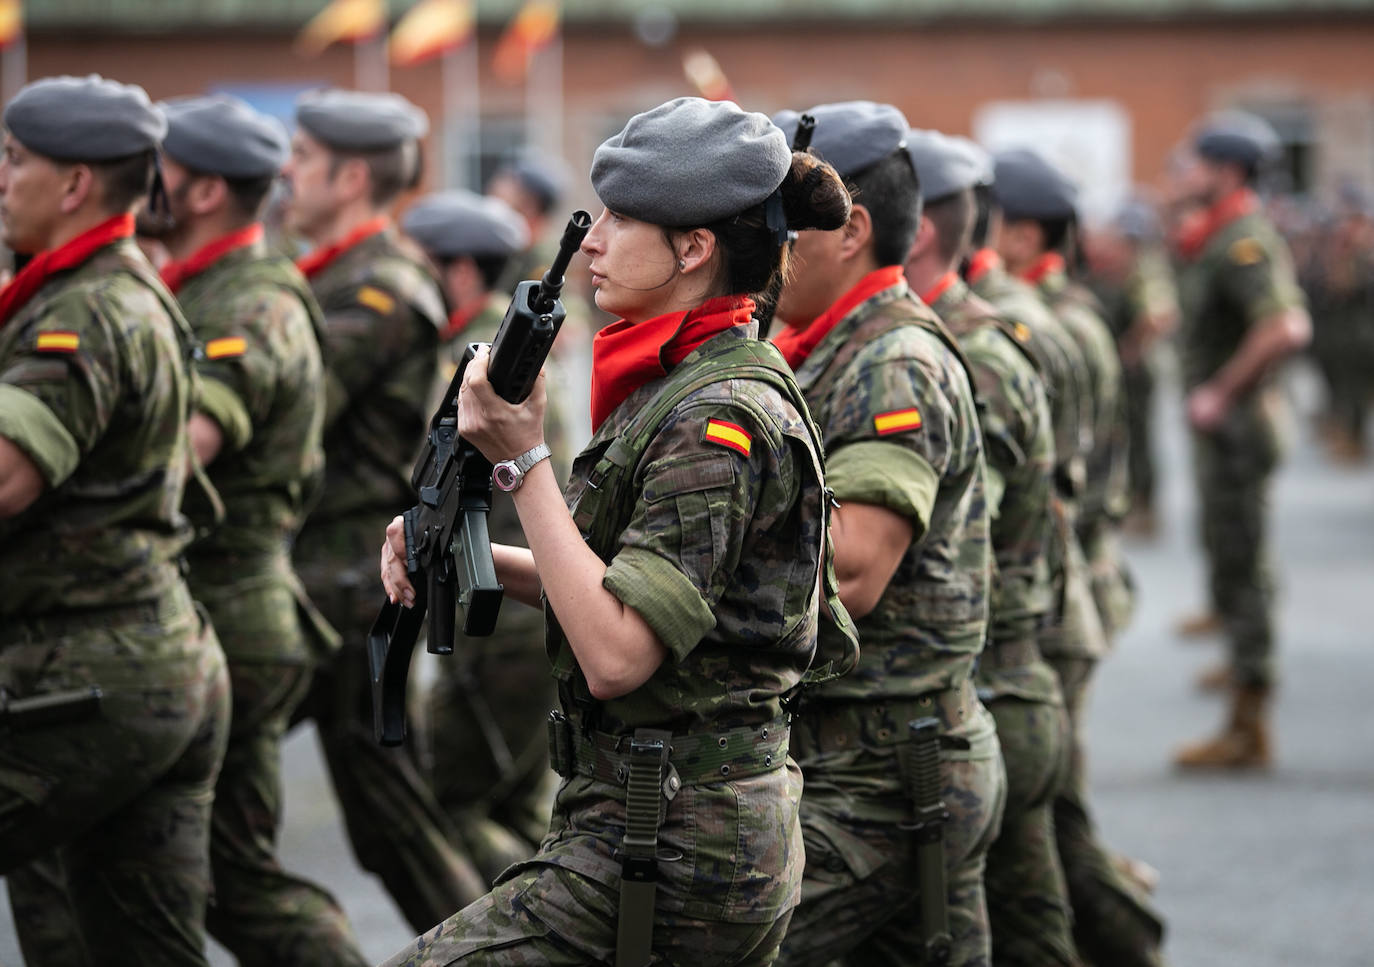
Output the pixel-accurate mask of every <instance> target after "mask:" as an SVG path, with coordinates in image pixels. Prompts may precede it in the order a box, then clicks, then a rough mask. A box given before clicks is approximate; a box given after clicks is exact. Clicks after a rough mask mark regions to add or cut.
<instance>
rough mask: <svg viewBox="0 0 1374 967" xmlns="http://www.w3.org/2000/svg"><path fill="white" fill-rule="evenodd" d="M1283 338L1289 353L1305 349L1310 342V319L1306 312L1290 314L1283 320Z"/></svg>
mask: <svg viewBox="0 0 1374 967" xmlns="http://www.w3.org/2000/svg"><path fill="white" fill-rule="evenodd" d="M1284 336H1285V337H1286V340H1287V343H1288V351H1289V352H1290V353H1296V352H1298V351H1299V350H1302V349H1306V348H1307V346H1308V344H1309V343H1311V342H1312V317H1311V316H1309V315H1308V314H1307V313H1306V312H1290V313H1289V314H1288V316H1287V318H1285V319H1284Z"/></svg>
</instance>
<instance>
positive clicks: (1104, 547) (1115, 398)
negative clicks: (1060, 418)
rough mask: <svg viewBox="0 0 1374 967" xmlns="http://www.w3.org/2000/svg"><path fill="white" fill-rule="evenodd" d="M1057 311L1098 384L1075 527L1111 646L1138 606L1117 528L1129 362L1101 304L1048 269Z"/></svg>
mask: <svg viewBox="0 0 1374 967" xmlns="http://www.w3.org/2000/svg"><path fill="white" fill-rule="evenodd" d="M1037 288H1038V290H1039V292H1040V294H1041V296H1042V298H1044V299H1045V301H1046V303H1047V304H1048V305H1049V307H1050V308H1051V309H1052V310H1054V313H1055V316H1056V317H1057V318H1058V319H1059V321H1060V322H1061V323H1062V324H1063V326H1064V328H1065V329H1067V330H1068V331H1069V332H1070V333H1071V334H1072V335H1073V337H1074V340H1075V342H1077V344H1078V346H1079V347H1080V349H1081V350H1082V354H1083V360H1084V362H1085V364H1086V373H1087V375H1088V379H1087V381H1086V385H1087V386H1089V387H1090V394H1089V395H1088V397H1087V403H1088V407H1089V411H1090V413H1091V415H1092V425H1093V431H1092V448H1091V449H1090V450H1088V451H1087V453H1086V459H1085V461H1084V471H1085V473H1084V485H1083V492H1082V495H1081V498H1080V499H1079V500H1078V502H1077V508H1076V510H1077V514H1076V516H1075V517H1074V527H1075V529H1076V530H1077V532H1078V540H1079V543H1080V544H1081V546H1082V548H1083V555H1084V557H1085V558H1086V559H1087V562H1088V569H1089V575H1090V579H1091V582H1092V592H1093V598H1094V600H1095V601H1096V602H1097V610H1098V615H1099V617H1100V618H1101V621H1102V630H1103V631H1104V632H1105V633H1106V636H1107V642H1108V643H1109V644H1110V643H1111V641H1113V640H1114V639H1115V637H1116V634H1117V633H1118V632H1119V631H1120V630H1121V629H1122V628H1124V627H1125V626H1126V624H1127V622H1128V621H1129V620H1130V616H1131V612H1132V610H1133V609H1134V603H1135V598H1134V593H1133V591H1132V588H1131V580H1130V575H1129V573H1128V571H1127V569H1126V561H1125V558H1124V557H1123V555H1122V553H1121V550H1120V548H1119V547H1118V545H1117V542H1116V534H1115V529H1116V525H1117V524H1118V523H1119V522H1120V521H1121V518H1122V517H1124V516H1125V514H1126V511H1127V510H1129V509H1130V490H1129V480H1128V479H1127V473H1128V467H1127V462H1126V461H1127V457H1128V455H1129V448H1128V446H1127V437H1126V434H1127V423H1126V398H1125V392H1124V389H1123V385H1122V380H1121V360H1120V358H1119V357H1118V356H1117V353H1116V343H1115V342H1114V341H1113V339H1112V335H1111V331H1110V330H1109V329H1108V328H1107V324H1106V323H1105V322H1103V321H1102V317H1101V315H1100V314H1099V312H1098V306H1097V301H1096V299H1095V298H1094V297H1093V295H1092V293H1090V292H1089V291H1088V290H1087V289H1085V288H1084V287H1083V286H1081V285H1079V284H1077V283H1075V282H1071V281H1069V278H1068V276H1067V275H1065V274H1064V273H1063V272H1062V271H1052V272H1049V273H1047V274H1046V275H1045V276H1044V277H1043V278H1042V279H1041V280H1040V283H1039V285H1038V286H1037Z"/></svg>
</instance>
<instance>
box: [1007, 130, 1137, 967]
mask: <svg viewBox="0 0 1374 967" xmlns="http://www.w3.org/2000/svg"><path fill="white" fill-rule="evenodd" d="M995 179H996V180H995V185H994V191H995V193H996V197H997V203H998V207H999V208H1000V209H1001V212H1002V225H1001V231H1000V233H999V235H998V240H997V245H998V251H999V252H1000V253H1001V256H1002V258H1003V259H1004V260H1005V262H1006V265H1007V269H1008V270H1009V271H1010V272H1012V273H1014V274H1016V275H1019V276H1020V277H1021V278H1022V279H1023V280H1025V281H1027V282H1029V283H1031V284H1032V285H1034V286H1035V287H1036V289H1037V291H1038V292H1039V293H1040V294H1041V297H1042V299H1043V300H1044V301H1045V304H1046V305H1047V306H1049V307H1050V308H1051V309H1052V310H1053V311H1054V314H1055V318H1056V319H1057V320H1058V321H1059V323H1060V324H1061V325H1062V326H1063V327H1064V329H1066V330H1067V331H1069V332H1070V333H1071V334H1072V335H1073V337H1074V342H1075V343H1076V344H1077V345H1078V347H1079V348H1080V350H1081V351H1082V359H1083V361H1084V368H1083V370H1082V371H1081V374H1080V377H1079V379H1078V385H1079V387H1080V388H1085V389H1086V391H1087V392H1086V393H1085V394H1084V395H1083V396H1082V397H1081V400H1082V401H1083V409H1084V410H1085V411H1086V412H1087V413H1088V414H1089V415H1090V418H1089V419H1088V421H1087V422H1088V424H1089V427H1090V429H1089V439H1090V440H1091V441H1092V443H1091V446H1090V447H1088V448H1087V449H1086V451H1085V457H1084V461H1083V467H1084V476H1083V485H1082V489H1081V491H1080V492H1079V497H1078V499H1077V500H1076V501H1074V500H1068V499H1066V500H1061V502H1060V505H1059V507H1060V510H1061V511H1062V513H1063V514H1064V515H1065V517H1066V518H1067V520H1068V521H1069V522H1070V524H1071V527H1072V530H1073V533H1074V535H1075V536H1076V537H1077V540H1078V546H1081V548H1082V551H1083V555H1084V557H1085V558H1086V559H1087V566H1088V567H1089V569H1090V574H1091V589H1092V594H1091V598H1090V602H1091V603H1090V604H1089V606H1088V608H1087V609H1085V610H1086V613H1085V612H1077V611H1075V608H1076V607H1081V605H1079V604H1077V603H1076V602H1071V601H1069V600H1068V599H1066V601H1065V611H1066V615H1065V622H1064V634H1063V636H1062V639H1061V642H1060V643H1059V644H1060V645H1062V647H1053V646H1052V647H1049V648H1047V649H1046V651H1045V655H1046V657H1047V658H1048V659H1049V661H1050V664H1051V665H1052V666H1053V667H1054V669H1055V671H1056V672H1057V673H1058V675H1059V680H1060V685H1061V687H1062V688H1063V691H1064V699H1065V702H1066V705H1067V708H1068V712H1069V720H1070V723H1071V725H1072V729H1073V752H1072V755H1071V758H1070V772H1069V777H1068V779H1067V781H1066V783H1065V786H1064V789H1063V791H1062V792H1061V794H1060V795H1059V797H1058V798H1057V799H1056V801H1055V808H1054V818H1055V836H1056V839H1057V841H1058V844H1059V855H1060V859H1061V860H1062V862H1063V864H1064V873H1065V876H1066V877H1067V879H1068V885H1069V897H1070V899H1071V901H1072V903H1073V909H1074V934H1075V939H1076V940H1077V943H1078V948H1079V950H1080V951H1081V952H1082V954H1083V956H1084V957H1085V958H1086V959H1087V960H1088V961H1089V962H1091V963H1095V964H1123V965H1124V964H1142V965H1151V964H1158V963H1159V962H1160V956H1159V944H1160V941H1161V939H1162V936H1163V925H1162V923H1161V922H1160V920H1159V917H1158V916H1157V915H1156V914H1155V913H1154V912H1153V911H1152V910H1150V909H1149V907H1148V905H1147V903H1146V901H1145V898H1144V897H1143V896H1142V894H1141V891H1140V890H1139V889H1138V887H1137V885H1136V884H1134V883H1131V882H1128V881H1127V879H1126V878H1125V877H1124V876H1123V875H1122V874H1121V872H1120V871H1119V870H1118V868H1117V861H1116V859H1115V858H1114V857H1113V855H1112V853H1111V852H1110V851H1109V850H1108V849H1107V848H1106V847H1105V846H1104V845H1103V844H1102V843H1101V841H1100V840H1099V839H1098V837H1097V833H1096V830H1095V828H1094V825H1093V822H1092V813H1091V810H1090V809H1089V805H1088V801H1087V796H1088V787H1087V773H1086V761H1085V760H1086V740H1085V735H1086V722H1085V720H1084V716H1085V714H1086V712H1087V707H1088V688H1089V685H1090V683H1091V680H1092V675H1093V673H1094V672H1095V671H1096V668H1097V663H1098V661H1099V660H1100V659H1101V658H1102V657H1104V656H1105V654H1106V651H1107V648H1108V646H1109V644H1110V641H1111V639H1112V636H1113V634H1114V633H1115V632H1116V630H1118V629H1119V628H1120V627H1121V626H1122V625H1123V624H1124V622H1125V619H1126V617H1127V616H1128V614H1129V610H1130V590H1129V586H1128V585H1127V583H1126V580H1125V576H1124V563H1123V562H1122V561H1121V558H1120V550H1119V548H1118V547H1117V545H1116V542H1115V539H1114V538H1115V535H1114V534H1113V528H1114V527H1115V522H1116V521H1117V520H1118V519H1119V514H1120V512H1121V510H1122V509H1123V507H1124V503H1125V483H1126V480H1125V476H1126V475H1125V460H1126V451H1125V446H1124V444H1125V440H1124V436H1125V407H1124V401H1123V398H1122V394H1121V377H1120V363H1119V362H1118V360H1117V356H1116V346H1115V344H1114V343H1113V341H1112V337H1111V333H1110V331H1109V330H1108V329H1107V326H1106V324H1105V323H1104V322H1103V321H1102V319H1101V317H1100V316H1098V315H1097V313H1096V311H1095V308H1094V304H1095V300H1093V298H1092V296H1091V294H1089V293H1087V292H1086V291H1085V290H1083V289H1082V287H1081V286H1078V285H1077V284H1076V283H1073V282H1071V281H1070V280H1069V278H1068V275H1067V259H1066V257H1065V255H1066V253H1067V252H1069V251H1070V250H1071V248H1072V246H1073V244H1074V233H1075V225H1076V222H1077V207H1076V206H1077V198H1078V190H1077V188H1076V186H1074V185H1073V184H1072V183H1071V182H1070V181H1069V180H1068V178H1067V177H1065V176H1064V174H1063V173H1062V172H1060V171H1059V170H1058V169H1056V168H1055V167H1054V166H1053V165H1051V164H1050V163H1049V162H1048V161H1046V160H1045V159H1044V158H1043V157H1042V156H1040V155H1039V154H1037V153H1036V152H1034V151H1031V150H1026V149H1019V150H1013V151H1006V152H1002V153H1000V154H998V155H997V156H996V159H995ZM1064 546H1065V547H1066V548H1067V551H1066V552H1067V553H1068V554H1070V555H1073V554H1074V553H1075V551H1076V550H1077V548H1076V547H1075V545H1074V543H1073V542H1072V541H1071V540H1069V539H1067V538H1066V539H1065V541H1064ZM1077 566H1079V565H1078V564H1077V563H1076V562H1075V560H1074V558H1073V557H1070V558H1069V559H1068V560H1067V561H1066V565H1065V567H1066V570H1067V571H1069V572H1072V571H1073V570H1074V569H1075V568H1076V567H1077ZM1094 618H1095V619H1096V623H1094Z"/></svg>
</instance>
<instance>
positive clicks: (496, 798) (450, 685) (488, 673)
mask: <svg viewBox="0 0 1374 967" xmlns="http://www.w3.org/2000/svg"><path fill="white" fill-rule="evenodd" d="M505 302H506V300H504V299H501V298H497V297H493V298H492V299H491V301H489V302H488V303H487V305H486V306H485V307H484V308H483V309H482V310H481V311H480V312H478V314H477V315H476V316H474V317H473V319H472V320H471V321H470V322H469V323H468V324H467V325H466V326H465V327H464V328H463V330H462V331H461V332H460V333H459V334H458V335H456V336H455V337H454V338H453V339H452V340H451V341H450V342H449V343H448V344H447V345H446V346H445V347H444V349H443V354H444V358H445V366H444V370H445V371H444V373H443V374H442V377H443V378H442V379H441V380H440V382H441V383H442V385H443V386H444V387H445V388H447V386H448V384H449V382H450V381H451V380H452V378H453V373H454V371H455V370H456V367H457V365H458V363H459V362H460V361H461V359H462V354H463V352H464V350H465V349H466V348H467V345H468V343H470V342H491V340H492V339H493V338H494V337H495V335H496V330H497V329H498V327H499V326H500V325H501V320H502V319H503V318H504V316H505V309H504V305H505ZM545 375H546V387H547V391H548V394H547V395H548V408H547V410H546V411H545V419H544V441H545V442H546V443H547V444H548V445H549V449H550V450H552V452H553V458H552V459H553V466H554V472H555V473H556V474H557V476H558V478H559V479H563V478H565V477H566V475H567V472H568V467H569V465H570V463H571V462H572V461H571V457H572V454H571V452H570V446H569V440H568V432H567V428H566V426H564V417H565V415H566V410H567V407H566V405H565V403H564V402H563V400H562V389H561V385H560V383H561V374H560V373H559V372H558V370H557V369H556V368H555V367H554V365H553V363H552V361H550V363H549V364H546V366H545ZM487 529H488V531H489V533H490V535H491V539H492V541H494V542H496V543H500V544H513V545H516V546H519V547H526V546H528V545H527V544H526V542H525V535H524V532H523V531H522V530H521V529H520V518H519V516H518V515H517V514H516V512H515V502H514V501H513V500H512V499H511V497H510V495H509V494H505V493H501V492H500V491H499V490H498V491H495V492H494V493H493V497H492V509H491V514H490V515H489V517H488V520H487ZM438 669H439V675H438V680H437V681H436V682H435V683H434V685H433V687H432V688H431V689H430V691H429V695H428V697H427V706H426V714H425V715H423V716H420V719H421V721H423V722H425V723H426V728H427V729H428V731H429V741H428V742H427V746H428V759H429V761H428V766H429V777H430V782H431V783H432V784H433V787H434V794H435V796H436V797H437V798H438V800H439V804H440V805H441V806H442V807H443V808H444V811H445V812H446V813H447V814H448V816H449V818H450V819H451V820H452V822H453V826H454V827H455V828H456V830H457V832H458V835H459V836H460V837H461V842H462V846H463V847H464V848H465V849H466V851H467V852H468V853H469V854H470V855H471V856H472V858H473V862H474V863H476V865H477V868H478V869H479V870H480V871H481V873H482V877H483V879H485V880H486V881H487V882H488V883H492V882H495V880H496V878H497V876H498V875H499V874H500V873H501V871H502V870H504V869H505V868H506V867H507V866H509V865H511V864H512V863H516V862H519V861H520V860H524V859H528V858H529V856H530V855H531V854H532V853H533V852H534V850H535V847H536V846H537V845H538V844H539V842H540V840H542V839H543V838H544V834H545V833H546V832H547V831H548V825H549V812H550V809H551V807H552V805H553V794H554V790H555V788H556V787H557V776H556V775H555V774H554V773H553V771H552V770H551V769H550V768H549V754H548V731H547V728H546V719H547V718H548V710H549V709H550V708H552V707H553V705H554V704H555V701H556V698H557V695H556V692H555V689H554V685H553V679H551V678H550V677H549V663H548V657H547V655H546V654H545V651H544V618H543V615H541V614H540V613H539V612H538V611H536V610H534V609H533V608H526V607H524V606H522V605H519V604H515V603H510V602H508V603H507V604H506V605H505V606H503V607H502V609H501V617H500V619H499V620H498V622H497V625H496V631H495V633H493V634H492V635H491V636H490V637H488V638H482V639H467V638H464V637H463V635H462V631H461V629H459V630H458V631H457V641H456V642H455V644H454V654H453V656H452V657H451V658H445V659H442V660H440V661H439V663H438Z"/></svg>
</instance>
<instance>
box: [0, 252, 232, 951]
mask: <svg viewBox="0 0 1374 967" xmlns="http://www.w3.org/2000/svg"><path fill="white" fill-rule="evenodd" d="M189 340H190V333H189V331H187V329H186V324H185V322H184V320H183V319H182V318H181V316H180V313H179V312H178V311H177V309H176V304H175V302H174V301H173V300H172V298H171V296H170V295H168V294H167V292H166V290H165V289H164V288H163V287H162V285H161V283H160V282H159V281H158V280H157V276H156V275H155V273H154V272H153V270H152V267H151V266H149V265H148V263H147V261H146V260H145V259H144V258H143V256H142V255H141V254H140V253H139V251H138V248H137V247H136V246H135V245H134V243H133V242H132V241H130V240H128V239H123V240H120V241H117V242H114V243H113V244H110V245H107V246H105V247H103V248H101V249H99V250H98V251H97V252H96V253H95V254H94V255H92V256H91V257H90V258H89V259H88V260H87V261H86V262H84V263H83V264H81V265H80V266H79V267H77V268H76V269H74V270H72V271H71V272H68V273H63V274H61V275H59V276H56V277H55V278H53V279H50V280H49V281H48V282H46V283H45V284H44V285H43V287H42V288H41V289H40V290H39V291H38V292H37V293H36V294H35V296H34V297H33V298H32V299H31V300H30V301H29V302H28V304H27V305H25V306H24V307H23V308H22V309H21V310H20V311H19V312H18V314H17V315H16V316H15V317H14V318H13V319H11V320H9V321H8V322H7V323H5V324H4V326H3V328H0V434H3V435H4V436H6V437H8V438H9V439H11V440H12V441H14V442H15V443H16V444H17V445H18V446H19V447H20V448H21V449H22V450H23V451H24V452H25V453H26V454H27V455H28V456H29V458H30V459H31V460H32V461H33V462H34V464H35V466H37V468H38V469H39V470H40V472H41V473H42V475H43V478H44V480H45V482H46V483H47V485H48V488H49V489H48V490H47V491H46V492H45V493H44V494H43V495H42V496H41V497H40V498H39V499H38V500H37V501H36V502H35V503H34V504H33V505H32V506H31V507H29V508H28V509H27V510H25V511H24V512H22V513H20V514H19V515H18V516H15V517H12V518H10V519H7V520H2V521H0V573H3V574H4V575H5V593H4V595H3V597H0V686H2V687H4V688H5V689H7V690H8V691H9V692H10V693H11V694H12V695H16V696H19V697H24V696H29V695H40V694H43V693H46V692H53V691H61V690H66V689H72V688H78V687H85V686H89V685H98V686H99V687H100V688H101V689H102V691H103V693H104V698H103V700H102V702H101V709H100V714H99V717H98V718H97V719H95V720H94V721H90V722H77V723H71V724H65V725H55V726H51V727H46V728H42V729H40V730H38V731H33V732H26V733H22V734H11V735H8V736H7V737H6V739H5V742H4V747H3V750H0V872H2V873H4V874H5V875H6V876H7V877H8V878H9V891H10V901H11V904H12V906H13V907H14V910H15V922H16V925H17V928H18V931H19V935H20V942H21V945H22V946H23V947H24V950H25V957H26V958H27V960H28V962H29V963H31V964H48V963H80V962H82V961H83V960H85V958H86V957H88V956H89V957H91V958H93V960H94V959H98V961H99V962H100V963H101V964H117V965H124V964H128V965H135V964H137V965H163V964H165V965H172V964H177V965H184V964H204V963H206V961H205V955H204V950H203V948H204V930H203V923H204V916H205V904H206V898H207V896H208V895H209V892H210V868H209V862H208V855H209V838H210V801H211V796H212V794H213V790H214V785H215V777H216V775H217V774H218V772H219V767H220V761H221V759H222V758H223V755H224V744H225V739H226V737H227V735H228V728H229V680H228V676H227V674H226V671H225V662H224V654H223V652H222V651H221V650H220V647H219V644H218V642H217V641H216V640H215V636H214V632H213V630H212V629H211V628H210V627H209V626H208V625H207V624H206V623H205V622H203V621H202V620H201V619H200V617H199V616H198V615H197V613H196V611H195V609H194V607H193V605H192V601H191V596H190V593H189V592H188V590H187V588H186V585H185V583H184V581H183V580H182V578H181V576H180V572H179V570H178V568H177V563H176V559H177V557H178V556H179V555H180V554H181V552H182V550H183V549H184V548H185V546H186V543H187V541H188V539H189V537H190V531H189V528H188V526H187V524H186V520H185V518H184V517H182V516H181V514H180V512H179V507H180V504H181V498H182V491H183V487H184V485H185V482H186V467H187V460H188V444H187V437H186V429H185V427H186V419H187V415H188V411H189V410H188V407H189V399H190V393H191V380H190V378H189V376H188V372H187V367H186V362H185V360H186V358H187V352H188V348H189ZM35 861H37V862H36V863H35ZM25 864H33V865H30V866H28V867H27V868H26V867H25ZM64 888H65V894H66V895H65V898H63V897H62V895H61V891H62V890H63V889H64ZM54 902H56V903H57V904H58V905H60V906H64V907H65V908H66V910H65V911H64V912H70V914H71V915H72V917H73V918H74V920H75V922H76V923H77V924H78V926H79V931H80V933H79V935H78V936H73V935H72V933H71V931H70V929H65V930H63V932H62V934H61V935H60V936H54V935H52V934H51V933H50V932H49V928H50V927H52V926H53V922H52V921H50V920H48V919H46V916H47V913H48V912H49V911H50V910H51V909H52V904H53V903H54ZM68 925H69V924H68Z"/></svg>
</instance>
